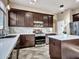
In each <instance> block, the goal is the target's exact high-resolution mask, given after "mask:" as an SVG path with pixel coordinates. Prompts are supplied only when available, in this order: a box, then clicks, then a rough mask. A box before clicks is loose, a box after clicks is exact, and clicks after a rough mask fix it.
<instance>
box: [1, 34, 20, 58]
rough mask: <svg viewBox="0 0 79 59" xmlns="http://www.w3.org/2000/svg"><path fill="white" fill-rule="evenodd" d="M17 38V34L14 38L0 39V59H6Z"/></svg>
mask: <svg viewBox="0 0 79 59" xmlns="http://www.w3.org/2000/svg"><path fill="white" fill-rule="evenodd" d="M9 35H10V34H9ZM11 35H12V34H11ZM13 35H14V34H13ZM19 36H20V35H19V34H16V36H15V37H12V38H11V37H10V38H1V39H0V59H8V57H9V56H10V53H11V52H12V50H13V48H14V47H15V45H16V43H17V40H18V38H19Z"/></svg>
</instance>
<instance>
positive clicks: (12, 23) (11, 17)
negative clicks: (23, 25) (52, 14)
mask: <svg viewBox="0 0 79 59" xmlns="http://www.w3.org/2000/svg"><path fill="white" fill-rule="evenodd" d="M16 20H17V19H16V13H15V12H10V13H9V26H16V25H17V23H16Z"/></svg>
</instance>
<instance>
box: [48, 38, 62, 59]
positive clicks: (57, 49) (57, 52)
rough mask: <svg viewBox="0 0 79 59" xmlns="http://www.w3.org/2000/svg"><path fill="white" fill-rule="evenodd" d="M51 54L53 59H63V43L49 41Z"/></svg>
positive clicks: (54, 40)
mask: <svg viewBox="0 0 79 59" xmlns="http://www.w3.org/2000/svg"><path fill="white" fill-rule="evenodd" d="M49 54H50V58H51V59H61V41H59V40H56V39H49Z"/></svg>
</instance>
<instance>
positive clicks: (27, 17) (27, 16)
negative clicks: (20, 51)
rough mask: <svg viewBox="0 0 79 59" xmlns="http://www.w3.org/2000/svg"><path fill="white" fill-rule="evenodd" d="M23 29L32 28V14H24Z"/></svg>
mask: <svg viewBox="0 0 79 59" xmlns="http://www.w3.org/2000/svg"><path fill="white" fill-rule="evenodd" d="M25 27H33V13H31V12H26V13H25Z"/></svg>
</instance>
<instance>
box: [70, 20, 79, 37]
mask: <svg viewBox="0 0 79 59" xmlns="http://www.w3.org/2000/svg"><path fill="white" fill-rule="evenodd" d="M70 34H71V35H79V21H77V22H71V23H70Z"/></svg>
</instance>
